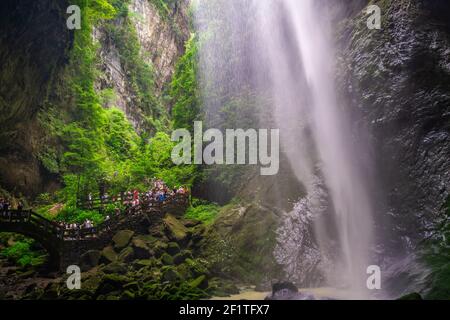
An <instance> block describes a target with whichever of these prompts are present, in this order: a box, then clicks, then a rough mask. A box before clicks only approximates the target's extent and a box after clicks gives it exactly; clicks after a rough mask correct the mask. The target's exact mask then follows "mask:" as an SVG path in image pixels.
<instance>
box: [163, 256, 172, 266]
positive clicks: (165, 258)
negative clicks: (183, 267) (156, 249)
mask: <svg viewBox="0 0 450 320" xmlns="http://www.w3.org/2000/svg"><path fill="white" fill-rule="evenodd" d="M161 262H162V263H163V264H164V265H172V264H173V257H172V256H171V255H170V254H168V253H164V254H163V255H162V256H161Z"/></svg>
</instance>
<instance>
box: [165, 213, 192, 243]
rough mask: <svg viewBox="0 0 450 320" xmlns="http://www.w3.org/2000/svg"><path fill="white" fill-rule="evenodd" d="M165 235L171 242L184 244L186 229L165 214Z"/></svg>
mask: <svg viewBox="0 0 450 320" xmlns="http://www.w3.org/2000/svg"><path fill="white" fill-rule="evenodd" d="M164 226H165V230H166V235H167V237H169V239H171V240H172V241H176V242H184V241H185V240H187V235H188V229H187V228H186V227H185V226H184V224H182V223H181V222H180V221H179V220H178V219H177V218H175V217H174V216H173V215H171V214H167V215H166V216H165V218H164Z"/></svg>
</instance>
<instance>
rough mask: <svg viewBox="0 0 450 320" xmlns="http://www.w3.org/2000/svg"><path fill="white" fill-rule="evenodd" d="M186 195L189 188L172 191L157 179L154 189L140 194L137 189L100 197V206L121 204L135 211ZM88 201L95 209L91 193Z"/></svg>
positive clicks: (89, 205) (153, 185)
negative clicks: (176, 196)
mask: <svg viewBox="0 0 450 320" xmlns="http://www.w3.org/2000/svg"><path fill="white" fill-rule="evenodd" d="M186 194H188V190H187V188H185V187H183V186H180V187H178V188H174V189H171V188H169V187H168V186H167V185H166V184H165V182H164V181H163V180H161V179H157V180H154V182H153V183H152V187H151V188H149V189H148V190H147V191H145V192H140V191H138V190H136V189H135V190H133V191H128V192H122V193H120V194H118V195H113V196H110V195H109V194H108V193H104V194H102V195H100V205H101V206H104V205H105V204H108V203H113V204H116V203H121V204H122V205H123V206H124V207H125V209H135V208H138V207H141V206H142V205H145V206H154V205H160V204H163V203H164V202H166V201H168V200H169V199H171V198H173V197H174V196H175V195H186ZM87 200H88V201H87V203H88V206H87V207H88V208H93V207H94V199H93V196H92V193H89V195H88V198H87Z"/></svg>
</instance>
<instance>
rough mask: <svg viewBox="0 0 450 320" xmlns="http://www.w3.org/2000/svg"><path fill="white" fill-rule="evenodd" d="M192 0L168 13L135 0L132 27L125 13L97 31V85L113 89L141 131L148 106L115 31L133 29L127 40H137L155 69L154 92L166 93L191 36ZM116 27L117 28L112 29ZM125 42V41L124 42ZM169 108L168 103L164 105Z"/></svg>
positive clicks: (142, 55) (117, 102)
mask: <svg viewBox="0 0 450 320" xmlns="http://www.w3.org/2000/svg"><path fill="white" fill-rule="evenodd" d="M188 9H189V0H183V1H179V2H177V3H176V5H175V7H174V8H173V9H172V11H171V12H167V13H166V14H165V15H162V13H161V12H160V11H159V10H158V9H157V8H156V7H155V5H154V4H153V3H152V2H150V1H149V0H132V1H130V4H129V6H128V10H129V12H130V13H129V16H130V17H131V19H130V20H131V28H132V30H131V31H130V30H127V28H130V26H128V25H127V23H128V21H125V20H124V19H123V18H122V17H119V18H118V19H116V20H114V21H112V22H108V23H106V25H102V26H99V27H98V28H96V29H95V31H94V39H95V40H96V41H98V42H99V44H100V50H99V55H100V57H101V59H100V60H101V62H100V67H99V69H100V70H101V71H102V75H101V76H100V77H99V79H98V83H97V89H98V90H105V89H112V90H113V91H114V101H113V104H114V105H115V106H117V107H119V108H120V109H121V110H123V111H124V112H125V114H126V115H127V117H128V119H129V120H130V121H131V122H132V123H133V126H134V127H135V129H136V130H137V131H143V130H147V129H148V128H147V126H146V124H145V117H146V116H148V115H149V114H148V110H146V108H145V107H143V106H142V105H141V103H140V102H139V98H138V93H137V92H136V89H135V85H134V84H133V83H132V80H131V79H130V78H131V77H132V76H133V75H132V74H131V73H132V72H131V71H130V70H129V69H127V66H126V65H127V63H128V62H127V61H126V59H127V58H126V57H124V54H125V53H124V52H122V51H124V50H121V48H120V44H119V43H117V39H115V38H114V35H113V33H114V32H116V33H117V32H119V33H120V32H122V33H123V32H128V33H130V32H131V35H132V36H136V39H130V38H129V37H130V35H129V34H128V35H126V36H124V40H125V41H130V42H131V41H137V43H138V46H139V48H140V49H139V54H140V59H141V60H142V62H143V63H146V64H147V65H148V66H149V68H150V69H151V71H152V73H153V79H152V81H153V84H154V87H153V89H154V92H153V93H152V94H155V95H156V96H159V97H160V96H162V95H163V93H164V90H165V89H167V86H168V84H169V83H170V81H171V78H172V75H173V72H174V70H175V65H176V62H177V60H178V58H179V57H180V56H181V55H182V54H183V52H184V43H185V42H186V41H187V40H188V38H189V32H190V31H189V23H190V21H189V19H190V18H189V15H188ZM112 28H113V30H114V31H113V32H111V29H112ZM122 45H123V44H122ZM164 107H166V108H168V106H164Z"/></svg>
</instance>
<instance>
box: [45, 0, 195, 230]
mask: <svg viewBox="0 0 450 320" xmlns="http://www.w3.org/2000/svg"><path fill="white" fill-rule="evenodd" d="M128 3H129V0H96V1H90V2H85V1H82V0H79V1H76V4H78V5H79V6H80V8H81V10H82V16H83V17H84V19H82V22H83V25H82V28H81V30H77V31H75V38H74V45H73V49H72V50H71V52H70V63H69V65H68V67H67V69H66V72H65V78H64V79H65V82H66V84H67V85H66V86H65V87H67V88H68V89H64V88H63V89H62V90H63V94H65V95H66V96H70V97H73V99H71V100H70V101H68V103H69V105H68V107H67V108H58V107H57V106H50V105H49V106H47V108H46V109H45V110H43V111H42V112H41V113H40V115H39V119H40V122H41V124H42V127H43V128H45V129H46V130H47V131H48V133H49V136H50V137H52V139H53V140H52V141H51V142H52V143H48V146H47V147H46V148H45V149H44V150H43V151H42V152H41V153H40V154H39V158H40V160H41V162H42V164H43V165H44V166H45V167H46V168H47V169H48V170H49V171H50V172H52V173H55V174H59V175H60V176H61V177H62V179H61V180H62V181H63V185H64V187H63V189H62V190H60V191H58V192H57V193H56V194H55V195H53V196H51V197H49V196H48V195H47V196H46V197H45V198H46V199H45V201H41V207H40V209H39V212H40V213H41V214H44V215H45V216H47V217H49V218H54V219H57V220H64V221H70V222H79V221H82V220H83V219H86V218H90V219H91V220H93V221H95V222H100V221H102V216H101V215H99V214H98V213H96V212H91V211H83V210H79V209H77V199H80V198H81V199H83V198H84V199H85V198H86V197H87V194H89V193H92V194H93V196H94V197H95V196H98V194H99V193H100V190H101V189H102V188H103V189H106V190H107V191H108V193H110V194H112V193H118V192H120V191H124V190H130V189H139V190H144V189H146V188H148V185H149V181H150V179H152V178H153V177H156V178H161V179H163V180H164V181H165V182H166V183H167V184H168V185H169V186H170V187H174V186H179V185H187V186H191V185H192V183H193V181H194V179H195V176H196V174H197V172H196V170H195V167H194V166H175V165H173V163H172V161H171V150H172V148H173V146H174V143H172V142H171V140H170V136H169V135H168V133H167V132H169V130H170V128H171V125H170V122H169V118H168V114H167V111H166V109H165V107H164V106H163V104H162V102H161V101H160V98H158V97H157V96H156V94H155V86H154V75H153V69H152V66H151V65H149V64H147V63H146V62H145V61H144V59H143V58H142V57H141V53H140V45H139V41H138V38H137V34H136V30H135V29H134V26H133V23H132V21H131V17H130V16H129V12H128V8H127V5H128ZM164 3H166V2H164ZM166 4H169V5H170V2H168V3H166ZM118 18H120V19H118ZM108 20H112V22H108ZM94 26H98V27H99V28H101V29H102V30H104V31H105V33H106V36H107V37H108V38H109V39H111V40H112V41H113V42H114V44H115V46H116V47H117V49H118V51H119V54H120V60H121V64H122V67H123V68H124V70H125V71H126V75H127V78H128V79H127V80H128V81H127V83H128V85H129V87H130V90H131V91H132V92H133V96H132V97H131V98H132V100H133V108H134V109H135V110H136V113H138V114H139V117H140V118H142V119H143V120H144V124H141V129H143V131H142V132H136V130H135V128H133V126H132V125H131V123H130V121H129V120H128V119H127V118H126V116H125V114H124V113H123V111H122V110H120V109H118V108H116V107H115V106H114V100H115V92H114V90H113V88H106V89H103V90H101V91H100V92H98V91H97V90H96V89H95V86H94V85H95V82H96V80H97V78H98V77H99V76H100V71H99V70H98V69H97V65H98V62H99V61H98V60H99V55H98V49H99V47H98V44H96V43H95V42H94V41H93V39H92V30H93V27H94ZM188 46H189V44H188ZM187 59H188V58H185V60H187ZM185 63H187V61H186V62H185ZM64 90H67V91H68V92H64ZM175 92H179V90H176V91H175ZM133 112H134V110H133ZM145 122H146V123H145ZM54 203H62V204H64V206H63V207H62V209H61V210H60V211H59V212H58V213H57V214H56V215H50V214H48V210H49V209H51V208H52V204H54ZM113 210H114V208H109V209H108V210H107V211H106V212H108V211H113Z"/></svg>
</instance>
